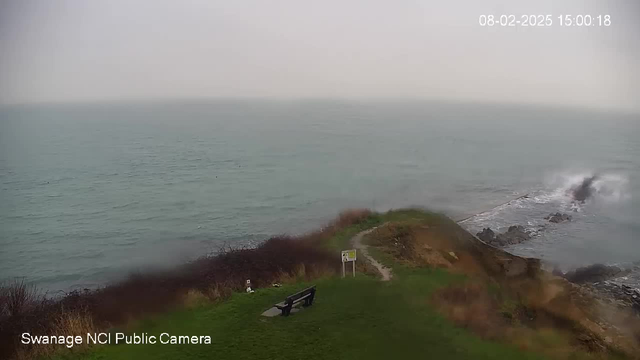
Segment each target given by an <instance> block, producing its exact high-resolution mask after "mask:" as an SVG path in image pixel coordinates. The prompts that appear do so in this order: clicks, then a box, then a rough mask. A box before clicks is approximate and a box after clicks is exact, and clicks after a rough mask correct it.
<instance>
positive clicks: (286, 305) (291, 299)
mask: <svg viewBox="0 0 640 360" xmlns="http://www.w3.org/2000/svg"><path fill="white" fill-rule="evenodd" d="M315 296H316V286H315V285H314V286H312V287H309V288H306V289H304V290H302V291H299V292H297V293H295V294H293V295H289V296H287V298H286V299H284V301H283V302H280V303H277V304H275V305H274V306H275V307H277V308H278V309H280V310H281V311H282V316H289V314H290V313H291V308H292V307H293V305H295V304H297V303H299V302H302V301H304V304H303V306H305V307H306V306H311V305H313V298H314V297H315Z"/></svg>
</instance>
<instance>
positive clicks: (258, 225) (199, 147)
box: [0, 99, 640, 292]
mask: <svg viewBox="0 0 640 360" xmlns="http://www.w3.org/2000/svg"><path fill="white" fill-rule="evenodd" d="M639 118H640V116H639V115H637V114H633V113H625V112H611V111H606V110H578V109H572V108H559V107H553V106H524V105H516V104H505V105H499V104H478V103H451V102H433V101H428V102H420V101H413V100H412V101H373V100H371V101H348V100H343V101H335V100H298V101H272V100H239V99H228V100H224V101H204V100H197V101H176V102H143V103H135V102H128V103H122V104H117V103H105V104H81V105H79V104H55V105H15V106H5V107H0V149H1V154H2V155H0V186H1V189H2V196H1V198H0V200H1V201H0V229H1V230H0V246H1V248H2V251H1V253H0V281H9V280H11V279H13V278H16V277H19V278H24V279H25V280H26V281H27V282H29V283H31V284H34V285H36V286H37V287H38V288H41V289H44V290H46V291H50V292H58V291H69V290H73V289H83V288H96V287H100V286H104V285H106V284H108V283H110V282H113V281H118V280H119V279H122V278H123V277H125V276H126V275H127V274H129V273H131V272H136V271H146V270H149V269H157V268H167V267H172V266H175V265H177V264H180V263H182V262H185V261H189V260H190V259H193V258H195V257H198V256H202V255H205V254H207V253H209V252H211V251H215V250H216V249H218V248H219V247H221V246H223V245H225V244H231V245H234V246H253V245H255V244H257V243H259V242H261V241H263V240H266V239H267V238H269V237H271V236H275V235H278V234H283V233H290V234H299V233H302V232H306V231H310V230H313V229H315V228H318V227H320V226H322V225H323V224H325V223H326V222H327V221H329V220H330V219H332V218H333V217H334V216H336V215H337V214H338V213H339V212H340V211H341V210H343V209H346V208H371V209H373V210H377V211H385V210H388V209H391V208H402V207H410V206H418V207H426V208H429V209H432V210H435V211H440V212H443V213H445V214H447V215H448V216H450V217H452V218H454V219H458V218H463V217H467V216H471V215H474V214H476V216H473V217H471V218H469V219H468V220H466V221H464V222H463V223H462V225H463V226H464V227H465V228H466V229H468V230H469V231H470V232H473V233H475V232H476V231H479V230H481V229H482V228H484V227H491V228H492V229H496V230H504V229H506V228H507V227H508V226H510V225H522V226H524V227H526V228H528V229H532V230H535V231H536V235H535V236H534V238H533V240H531V241H529V242H527V243H523V244H519V245H518V246H513V247H511V248H509V249H507V250H509V251H511V252H513V253H515V254H518V255H524V256H533V257H539V258H541V259H543V260H544V261H546V262H548V263H550V264H554V265H557V266H560V267H561V268H564V269H570V268H573V267H576V266H581V265H588V264H591V263H596V262H601V263H607V264H622V265H624V264H633V263H634V262H637V261H640V246H638V241H639V240H638V237H637V235H638V234H640V216H639V215H640V202H639V199H640V186H639V184H638V176H639V175H640V140H639V137H638V134H640V131H639V130H640V121H638V120H639ZM593 175H598V177H599V179H600V180H599V181H598V183H597V184H596V185H597V193H596V195H595V196H594V197H593V198H592V199H589V201H587V202H585V203H584V204H579V205H576V203H575V202H573V201H571V198H570V197H569V196H568V191H569V189H571V188H572V187H573V186H575V185H576V184H579V183H580V182H581V181H582V180H583V179H584V178H586V177H589V176H593ZM524 194H529V195H530V196H528V197H527V198H522V199H519V200H517V201H515V202H509V203H507V204H505V202H508V201H509V200H512V199H514V198H516V197H519V196H521V195H524ZM503 204H504V205H503ZM498 205H500V206H498ZM496 206H497V207H496ZM556 211H560V212H569V213H571V214H572V215H573V217H574V221H572V222H571V223H568V224H557V225H556V224H554V225H551V226H549V225H547V224H545V220H544V219H543V217H544V216H546V215H547V214H548V213H549V212H556ZM542 225H545V228H544V229H543V230H540V229H541V226H542ZM639 279H640V278H638V277H637V274H631V275H630V276H629V277H628V278H627V279H626V280H625V281H628V283H629V284H632V285H634V286H636V287H637V286H638V284H640V283H639V282H638V280H639Z"/></svg>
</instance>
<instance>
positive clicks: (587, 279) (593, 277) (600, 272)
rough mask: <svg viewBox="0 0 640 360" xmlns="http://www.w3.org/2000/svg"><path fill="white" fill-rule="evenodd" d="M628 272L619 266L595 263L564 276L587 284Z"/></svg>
mask: <svg viewBox="0 0 640 360" xmlns="http://www.w3.org/2000/svg"><path fill="white" fill-rule="evenodd" d="M626 274H628V271H624V270H622V269H620V268H619V267H617V266H607V265H603V264H593V265H589V266H585V267H581V268H577V269H575V270H573V271H569V272H568V273H566V274H565V275H564V277H565V278H566V279H567V280H569V281H571V282H572V283H576V284H585V283H595V282H600V281H605V280H609V279H613V278H616V277H620V276H624V275H626Z"/></svg>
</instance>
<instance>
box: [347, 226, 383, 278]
mask: <svg viewBox="0 0 640 360" xmlns="http://www.w3.org/2000/svg"><path fill="white" fill-rule="evenodd" d="M377 228H378V227H377V226H376V227H374V228H371V229H368V230H364V231H361V232H359V233H358V234H356V236H354V237H353V238H351V244H352V245H353V247H354V248H356V249H357V250H359V251H360V254H362V255H363V256H364V257H365V258H366V259H367V260H368V261H369V263H371V265H373V266H374V267H375V268H376V269H377V270H378V272H379V273H380V275H381V276H382V281H389V280H391V277H392V276H393V275H392V274H391V269H390V268H388V267H385V266H384V265H382V264H381V263H379V262H378V261H377V260H376V259H374V258H373V256H371V255H369V251H368V248H369V246H367V245H365V244H363V243H362V237H363V236H366V235H368V234H370V233H372V232H373V231H375V230H376V229H377Z"/></svg>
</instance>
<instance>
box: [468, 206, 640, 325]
mask: <svg viewBox="0 0 640 360" xmlns="http://www.w3.org/2000/svg"><path fill="white" fill-rule="evenodd" d="M544 219H545V220H548V221H549V222H552V223H563V222H567V221H571V216H570V215H567V214H562V213H555V214H553V213H552V214H549V216H547V217H545V218H544ZM476 237H477V238H478V239H480V240H482V241H483V242H485V243H486V244H488V245H491V246H494V247H497V248H502V247H505V246H509V245H515V244H519V243H522V242H525V241H528V240H530V239H531V233H530V232H527V230H525V229H524V227H523V226H521V225H513V226H510V227H509V228H508V229H507V231H505V232H503V233H496V232H494V231H493V230H491V228H484V229H482V231H480V232H478V233H476ZM634 269H635V270H639V271H640V266H636V267H635V268H634ZM630 272H631V270H630V269H622V268H620V267H618V266H611V265H604V264H592V265H588V266H584V267H579V268H576V269H573V270H571V271H568V272H566V273H565V272H562V271H561V270H560V269H558V268H555V269H554V270H553V274H554V275H556V276H559V277H562V278H564V279H566V280H567V281H569V282H571V283H573V284H576V285H578V286H581V287H583V288H584V289H586V290H588V291H589V292H591V293H592V294H593V295H594V296H595V297H596V298H598V299H600V300H601V301H603V302H605V303H609V304H613V305H616V306H617V307H619V308H631V309H633V310H634V311H635V312H636V314H637V315H638V316H640V290H638V289H634V288H632V287H630V286H627V285H623V284H618V283H616V282H613V281H611V280H614V279H616V278H621V277H623V276H626V275H628V274H629V273H630Z"/></svg>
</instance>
